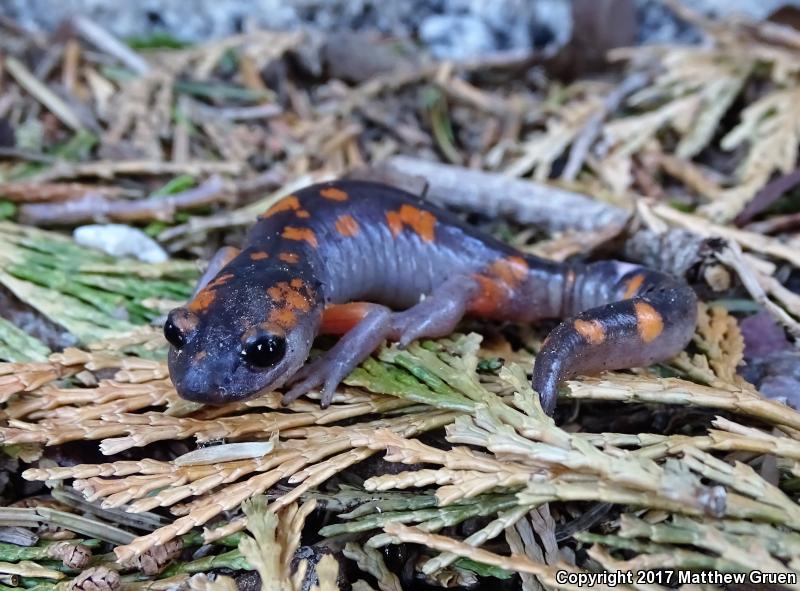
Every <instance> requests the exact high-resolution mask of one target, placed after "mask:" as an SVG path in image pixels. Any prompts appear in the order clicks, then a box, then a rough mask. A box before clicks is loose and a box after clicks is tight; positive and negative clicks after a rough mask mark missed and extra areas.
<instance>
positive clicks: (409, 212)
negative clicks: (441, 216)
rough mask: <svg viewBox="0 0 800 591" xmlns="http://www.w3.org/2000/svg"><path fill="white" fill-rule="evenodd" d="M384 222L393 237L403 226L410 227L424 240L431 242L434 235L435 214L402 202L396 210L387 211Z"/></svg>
mask: <svg viewBox="0 0 800 591" xmlns="http://www.w3.org/2000/svg"><path fill="white" fill-rule="evenodd" d="M386 222H387V224H388V225H389V230H390V231H391V232H392V236H395V237H397V236H398V235H399V234H400V232H401V231H402V230H403V227H405V226H408V227H409V228H411V230H413V231H414V232H415V233H416V234H417V235H418V236H419V237H420V238H422V239H423V240H424V241H425V242H432V241H433V239H434V238H435V237H436V230H435V227H436V216H435V215H433V214H432V213H431V212H429V211H425V210H423V209H419V208H418V207H414V206H413V205H408V204H404V205H401V206H400V209H398V210H397V211H387V212H386Z"/></svg>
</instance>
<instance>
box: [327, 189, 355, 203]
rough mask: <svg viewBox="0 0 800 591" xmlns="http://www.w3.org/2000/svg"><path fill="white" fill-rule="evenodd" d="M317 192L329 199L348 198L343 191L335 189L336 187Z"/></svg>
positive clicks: (343, 199) (345, 199)
mask: <svg viewBox="0 0 800 591" xmlns="http://www.w3.org/2000/svg"><path fill="white" fill-rule="evenodd" d="M319 194H320V195H322V196H323V197H325V199H330V200H331V201H347V200H348V199H349V198H350V196H349V195H348V194H347V193H346V192H345V191H342V190H341V189H337V188H336V187H328V188H327V189H322V191H320V192H319Z"/></svg>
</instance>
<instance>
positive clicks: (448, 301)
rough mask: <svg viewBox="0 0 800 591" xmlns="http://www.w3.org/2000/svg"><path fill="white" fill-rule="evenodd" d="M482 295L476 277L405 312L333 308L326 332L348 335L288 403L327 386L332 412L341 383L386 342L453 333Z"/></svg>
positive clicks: (304, 376) (311, 369)
mask: <svg viewBox="0 0 800 591" xmlns="http://www.w3.org/2000/svg"><path fill="white" fill-rule="evenodd" d="M477 290H478V285H477V284H476V283H475V281H474V280H473V279H472V278H470V277H467V276H457V277H452V278H450V279H448V280H447V281H445V282H444V283H443V284H442V285H440V286H439V287H438V288H436V289H435V290H434V291H433V293H431V294H430V295H429V296H428V297H426V298H425V299H424V300H422V301H421V302H420V303H419V304H417V305H416V306H413V307H411V308H409V309H408V310H404V311H403V312H392V310H390V309H389V308H387V307H385V306H381V305H378V304H369V303H355V304H342V305H338V306H331V307H329V308H328V309H326V311H325V313H324V314H323V320H322V326H323V330H325V329H326V327H327V329H328V330H327V332H335V331H336V329H337V328H338V329H339V330H347V332H346V333H345V334H344V336H342V338H340V339H339V342H338V343H336V345H334V346H333V347H332V348H331V349H330V350H329V351H327V352H326V353H324V354H323V355H321V356H320V357H319V358H317V359H315V360H314V361H312V362H311V363H309V364H306V366H305V367H304V368H303V369H301V370H300V371H299V372H297V373H296V374H295V375H294V376H293V377H292V378H291V380H290V384H292V387H291V389H290V390H289V391H288V392H287V393H286V394H285V395H284V397H283V402H284V404H288V403H289V402H291V401H292V400H295V399H297V398H299V397H300V396H302V395H303V394H306V393H307V392H309V391H310V390H312V389H314V388H318V387H320V386H322V401H321V405H322V407H323V408H324V407H327V406H328V405H329V404H330V403H331V400H333V394H334V392H335V391H336V387H337V386H338V385H339V383H340V382H341V381H342V380H343V379H344V378H346V377H347V376H348V374H349V373H350V372H351V371H353V370H354V369H355V368H356V367H358V365H359V364H360V363H361V362H362V361H363V360H364V359H366V358H367V357H369V355H370V354H371V353H372V352H373V351H374V350H375V349H377V348H378V346H379V345H380V344H381V343H382V342H383V341H384V340H386V339H391V340H395V341H398V343H399V344H400V346H401V347H405V346H407V345H408V344H409V343H411V341H413V340H415V339H420V338H433V337H440V336H445V335H448V334H450V333H451V332H453V329H455V327H456V325H457V324H458V322H459V321H460V320H461V318H462V317H463V316H464V313H465V312H466V309H467V304H468V303H469V301H470V300H471V299H472V297H473V296H474V294H475V293H476V291H477ZM351 326H352V328H350V327H351Z"/></svg>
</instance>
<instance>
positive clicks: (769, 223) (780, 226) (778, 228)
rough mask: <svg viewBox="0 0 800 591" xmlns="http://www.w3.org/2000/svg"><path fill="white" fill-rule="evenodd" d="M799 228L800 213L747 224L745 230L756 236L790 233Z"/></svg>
mask: <svg viewBox="0 0 800 591" xmlns="http://www.w3.org/2000/svg"><path fill="white" fill-rule="evenodd" d="M798 227H800V213H789V214H786V215H779V216H775V217H772V218H769V219H768V220H764V221H763V222H753V223H752V224H747V226H745V228H744V229H745V230H747V231H748V232H755V233H756V234H777V233H778V232H789V231H791V230H794V229H795V228H798Z"/></svg>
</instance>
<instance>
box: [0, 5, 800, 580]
mask: <svg viewBox="0 0 800 591" xmlns="http://www.w3.org/2000/svg"><path fill="white" fill-rule="evenodd" d="M668 4H669V5H671V6H672V7H673V9H676V10H677V11H678V12H679V14H681V16H683V17H684V18H688V19H690V20H692V21H693V22H694V23H695V24H697V25H699V26H700V28H701V30H702V32H703V34H704V36H705V40H704V42H703V43H702V44H700V45H696V46H678V45H665V46H660V47H636V48H624V49H623V48H618V49H615V50H613V51H612V53H611V57H612V59H614V60H616V62H617V63H618V64H620V65H621V66H622V69H623V71H616V72H615V71H611V72H605V73H603V74H602V76H600V77H599V78H594V79H591V80H590V79H588V78H585V79H577V80H575V81H573V82H571V83H561V82H557V81H553V80H549V79H548V78H547V76H540V77H539V78H538V79H534V78H531V79H527V80H525V81H523V80H521V79H520V78H519V77H518V76H517V75H516V74H515V72H516V71H517V68H518V67H519V64H520V56H519V55H516V54H508V55H504V54H499V55H491V56H485V57H482V58H476V59H474V60H472V61H468V62H462V63H456V64H450V63H437V62H435V61H432V60H430V59H429V58H427V57H426V56H424V55H421V54H420V55H414V56H413V59H409V58H408V56H407V55H402V54H397V57H396V61H392V60H391V59H388V60H382V61H381V63H380V67H378V66H375V65H372V66H371V69H370V75H369V76H363V77H361V78H359V79H355V80H350V81H349V83H347V82H344V81H342V80H339V79H336V78H329V77H326V74H325V73H324V72H325V67H324V66H325V60H326V59H329V56H331V55H336V56H338V57H337V59H339V60H341V59H351V60H353V62H354V63H352V64H345V65H346V66H347V67H344V65H343V64H338V66H339V68H340V69H339V70H338V71H342V72H345V71H349V72H358V71H360V66H359V61H358V60H359V57H358V55H351V56H350V57H346V58H343V57H342V52H332V51H330V50H321V49H320V50H318V51H317V50H306V49H305V47H304V46H305V44H306V42H307V41H308V39H309V36H310V35H311V33H306V32H291V33H279V32H270V31H251V32H247V33H244V34H242V35H239V36H236V37H232V38H229V39H223V40H220V41H215V42H210V43H207V44H204V45H200V46H188V47H187V46H184V45H182V44H179V43H168V44H167V45H169V48H167V47H163V48H155V49H149V50H147V51H145V50H137V49H134V48H133V47H132V46H129V45H126V44H125V43H124V42H122V41H120V40H119V39H116V38H114V37H113V36H112V35H110V33H108V32H107V31H105V30H103V29H102V28H101V27H99V26H98V25H96V24H95V23H92V22H91V21H89V20H87V19H85V18H82V17H81V18H77V19H75V21H74V22H72V23H70V28H69V29H68V30H67V31H66V33H63V32H62V36H56V37H54V38H53V39H52V40H50V41H52V48H51V49H50V51H49V52H48V45H47V44H48V39H46V38H45V37H44V36H42V35H38V34H29V33H26V32H24V31H21V30H20V29H18V28H15V27H12V26H10V25H9V23H3V24H2V26H3V27H4V28H5V29H7V30H5V31H4V39H3V41H2V44H3V50H4V52H6V57H5V59H4V61H3V64H2V67H3V71H4V72H6V73H7V76H5V77H3V84H4V92H5V96H6V97H7V98H4V99H2V100H0V124H2V128H0V143H1V144H2V145H0V150H2V152H0V158H2V160H0V205H2V207H0V214H2V217H3V218H4V219H3V221H1V222H0V285H2V292H0V294H2V295H3V297H4V298H6V299H4V300H3V301H6V300H7V301H14V302H17V303H18V305H16V306H13V307H12V306H9V307H8V309H7V310H4V311H3V313H2V318H0V359H1V360H2V362H0V401H2V404H3V409H2V413H3V417H2V418H3V422H2V425H1V426H0V443H1V444H2V448H3V451H4V455H3V459H2V463H0V465H1V466H2V467H3V472H4V474H6V475H7V477H6V478H3V479H2V480H0V494H2V497H3V500H4V505H5V508H3V509H0V532H2V533H3V534H4V537H3V539H4V540H6V539H13V540H16V541H17V542H23V543H19V544H17V543H7V542H5V541H4V542H2V543H0V577H2V580H1V581H0V584H2V585H3V586H4V588H5V587H11V586H14V585H23V586H25V587H28V588H34V589H37V590H38V591H51V590H58V591H61V590H65V591H66V590H73V589H84V588H85V589H90V588H91V589H109V590H116V589H121V588H123V587H124V588H126V589H142V590H145V589H167V588H183V589H219V590H222V589H224V590H229V589H233V588H236V587H237V585H238V586H239V588H247V585H248V584H250V585H253V584H254V583H253V582H252V581H253V579H252V577H253V576H255V577H256V579H255V580H256V583H255V584H259V583H258V581H260V584H261V585H262V588H275V589H297V590H300V589H313V588H319V589H336V588H340V587H341V585H343V584H351V585H352V587H353V588H358V589H373V588H377V589H381V590H391V591H397V590H398V589H404V588H406V589H411V588H416V585H417V584H418V583H420V582H423V581H424V583H425V584H427V585H433V586H450V587H462V588H467V587H469V588H475V587H476V586H488V585H490V584H496V582H495V583H492V581H496V580H499V581H507V580H509V579H510V578H512V577H516V576H518V577H519V578H518V579H514V580H515V581H516V582H515V583H514V584H517V585H520V586H521V588H523V589H526V590H528V589H540V588H549V587H552V588H577V586H576V585H570V584H564V583H563V582H559V581H558V580H557V579H556V576H557V573H558V572H559V571H566V572H569V573H572V574H575V575H579V574H588V573H597V572H599V571H600V570H602V569H606V570H616V569H623V570H654V571H655V570H659V569H680V570H687V571H694V572H700V571H708V570H717V571H720V572H724V573H736V572H747V571H753V570H760V571H768V572H771V573H776V574H793V573H794V574H796V573H797V572H798V571H800V539H799V538H798V530H800V506H799V505H798V503H797V495H798V493H799V492H800V487H798V481H799V480H798V479H800V443H798V439H799V437H798V434H799V433H800V414H798V412H797V411H796V410H795V409H794V408H792V407H791V406H787V405H786V404H784V402H783V401H782V399H781V397H780V396H777V397H775V399H771V398H767V397H765V396H763V395H762V394H761V393H760V392H759V389H758V384H759V383H760V382H761V381H765V380H769V382H770V384H771V389H770V392H771V394H773V393H774V390H775V389H776V386H775V384H781V383H785V382H781V380H782V379H783V380H788V379H789V378H790V377H791V376H789V375H788V374H787V375H784V374H780V375H777V376H776V375H755V376H753V375H752V372H749V373H748V372H747V371H745V370H747V369H748V366H750V365H751V364H752V365H753V366H758V367H766V368H770V367H783V366H781V365H780V364H777V363H774V364H770V363H769V362H768V361H769V359H771V356H773V355H774V356H780V358H781V359H784V360H785V359H794V360H795V361H796V362H797V363H800V357H798V355H797V350H796V348H795V347H796V342H797V339H798V337H800V328H799V327H800V325H799V324H798V322H799V321H800V299H798V295H797V292H798V286H799V285H800V284H799V283H798V281H797V276H798V266H800V259H799V258H798V256H797V252H798V246H800V242H798V238H797V235H796V230H797V227H798V224H797V221H798V218H797V206H798V201H797V198H796V194H795V189H794V188H795V186H796V182H794V181H793V180H792V178H793V176H792V175H796V168H797V165H798V162H797V160H798V153H797V150H798V145H800V140H799V139H798V133H797V129H796V127H797V121H798V117H797V116H796V113H795V111H796V109H797V104H798V101H797V100H795V99H796V98H797V97H796V95H797V93H798V83H800V80H798V77H799V76H800V72H799V71H798V67H797V63H800V62H798V60H797V57H798V51H800V33H797V31H795V30H794V29H791V28H788V27H786V26H784V25H777V24H774V23H769V22H763V23H752V22H747V21H743V20H731V21H728V22H712V21H707V20H703V19H700V18H699V17H697V16H696V15H693V14H691V13H687V11H686V10H685V9H684V8H681V7H680V6H676V5H675V3H672V2H668ZM64 35H66V36H64ZM334 40H335V39H334ZM318 41H319V40H318ZM324 42H325V40H324V39H323V40H322V45H320V44H319V43H317V44H313V45H312V46H313V47H317V48H318V49H319V47H321V46H324ZM339 42H341V40H340V41H339ZM361 42H362V43H363V41H361ZM389 55H391V54H389ZM536 60H537V58H536V56H533V62H534V63H535V62H536ZM540 67H545V68H546V64H543V66H534V69H535V68H540ZM544 71H546V69H545V70H544ZM548 74H549V75H551V76H552V77H553V78H554V79H555V78H557V75H554V74H553V73H552V72H548ZM9 134H10V136H9ZM7 136H9V137H10V140H9V139H8V138H7ZM343 175H350V176H358V177H360V178H377V179H379V180H383V181H384V182H389V183H395V184H400V185H402V186H404V187H413V188H414V189H413V190H415V191H417V192H419V193H423V192H424V193H425V194H426V196H427V197H428V198H430V199H433V200H435V201H439V202H443V203H445V204H446V205H448V206H450V207H452V208H454V209H456V210H460V211H461V212H462V213H463V214H464V215H469V216H471V218H473V221H476V222H477V223H479V224H481V225H483V226H484V227H485V229H487V230H488V231H490V232H492V233H494V234H495V235H497V236H499V237H501V238H503V239H505V240H507V241H510V242H512V243H514V244H515V245H516V246H518V247H520V248H522V249H524V250H528V251H530V252H542V253H547V254H548V256H552V257H554V258H558V259H559V260H563V259H565V258H568V257H572V258H582V257H591V256H608V255H611V256H622V254H621V253H625V255H626V256H627V257H628V258H631V259H632V260H635V261H640V262H642V261H646V262H647V263H648V264H650V265H653V266H656V267H659V268H661V269H663V270H665V271H667V272H675V273H677V274H680V275H682V276H683V277H684V278H686V279H687V280H688V281H690V282H691V283H692V284H693V285H694V286H695V287H696V288H697V290H698V293H699V294H700V295H701V298H702V299H703V300H704V302H705V303H704V304H701V308H700V313H699V322H698V328H697V332H696V335H695V338H694V339H693V341H692V343H691V344H690V345H689V346H688V347H687V350H686V351H685V352H683V353H681V354H680V355H679V356H677V357H676V358H674V359H673V360H670V361H669V362H666V363H663V364H659V365H656V366H653V367H650V368H644V369H639V370H634V371H630V372H613V373H607V374H603V375H601V376H595V377H581V378H579V379H575V380H572V381H570V382H568V383H567V384H565V386H564V388H563V389H562V392H561V404H560V408H559V413H558V414H557V419H558V421H557V422H554V421H553V420H552V419H551V418H549V417H547V416H546V415H544V413H543V412H542V410H541V408H540V407H539V405H538V402H537V399H536V397H535V393H534V392H532V390H531V389H530V381H529V377H528V376H527V375H526V372H527V371H529V370H530V367H531V362H532V360H533V358H534V356H535V353H536V351H537V350H538V347H539V345H540V344H541V339H542V337H543V336H544V334H545V329H546V327H543V328H542V327H537V328H531V327H496V326H495V327H493V326H489V325H486V324H478V323H465V325H464V326H463V327H462V332H459V333H456V334H453V335H451V336H450V337H448V338H443V339H439V340H437V341H425V342H421V343H415V344H413V345H411V346H410V347H409V348H408V349H406V350H402V351H401V350H398V349H397V348H395V347H394V346H391V345H389V346H385V347H383V348H381V349H380V350H379V351H377V352H376V353H375V354H374V355H373V356H372V357H371V358H370V359H368V360H367V361H366V362H365V363H364V364H363V365H362V366H361V367H360V368H358V369H357V370H356V371H354V372H353V374H351V375H350V376H349V377H348V378H347V380H346V381H345V384H344V386H343V387H342V388H341V389H340V391H339V392H338V393H337V395H336V397H335V399H334V404H332V405H331V406H330V407H329V408H327V409H321V408H319V406H318V404H317V403H316V402H315V401H314V399H313V398H314V397H313V396H311V399H310V400H299V401H296V402H294V403H293V404H291V405H290V406H289V407H287V408H283V407H282V406H281V405H280V395H279V393H269V394H266V395H264V396H262V397H260V398H257V399H255V400H252V401H248V402H241V403H235V404H231V405H227V406H224V407H221V408H210V407H203V406H201V405H198V404H195V403H190V402H187V401H183V400H181V399H179V398H178V397H177V395H176V393H175V390H174V388H173V387H172V385H171V383H170V381H169V377H168V372H167V369H166V365H165V362H164V353H165V350H166V343H165V342H164V340H163V337H162V336H161V334H160V331H159V329H158V325H159V323H160V322H161V320H162V318H163V314H164V313H165V312H166V311H167V310H168V309H170V308H171V307H172V306H173V305H175V304H176V303H178V302H181V301H183V300H185V298H187V297H188V296H189V294H190V293H191V290H192V285H193V283H194V281H195V280H196V278H197V277H198V276H199V274H200V270H201V268H202V266H201V265H199V264H196V263H195V262H194V261H195V260H197V259H201V260H202V259H207V258H208V257H209V256H210V255H211V254H212V253H213V250H215V248H216V247H217V246H220V245H222V244H225V243H231V244H232V243H235V242H236V241H237V240H239V239H241V236H242V234H241V232H242V229H243V228H245V227H246V226H247V225H249V224H250V223H251V220H252V219H254V217H255V215H256V214H257V213H258V212H260V211H263V209H265V208H266V207H268V206H269V204H271V203H272V202H274V201H275V200H276V199H278V198H280V196H282V195H284V194H286V193H288V192H290V191H292V190H293V189H295V188H296V187H298V186H302V185H304V184H308V183H310V182H313V181H316V180H323V179H327V178H333V177H336V176H343ZM464 179H469V182H468V183H467V184H468V186H464ZM782 179H785V180H782ZM776 187H777V188H776ZM762 192H766V196H763V193H762ZM556 198H559V199H567V200H572V202H574V204H575V206H574V207H561V208H553V207H552V202H553V200H554V199H556ZM590 209H591V211H592V212H593V213H592V214H591V215H587V213H586V212H587V211H589V210H590ZM112 221H113V222H122V223H127V224H130V225H132V226H136V227H138V228H140V229H141V230H143V231H144V232H145V233H146V234H148V235H149V236H151V237H153V238H155V239H156V240H158V242H159V243H160V244H161V245H162V246H163V247H164V248H165V249H166V250H167V251H168V252H170V253H171V255H172V258H171V259H170V260H168V261H167V262H164V263H157V264H148V263H142V262H137V261H132V260H128V259H118V258H115V257H112V256H110V255H106V254H102V253H100V252H98V251H95V250H92V249H89V248H86V247H83V246H80V245H78V244H76V243H75V242H74V241H73V240H72V239H71V238H69V237H67V235H66V234H64V233H62V232H61V231H56V230H55V229H54V228H57V227H60V228H62V230H63V229H69V230H71V229H74V228H75V227H76V226H80V225H82V224H93V223H99V224H104V223H107V222H112ZM656 244H658V245H660V246H658V247H654V246H653V245H656ZM21 310H22V311H21ZM760 311H763V312H764V313H765V314H766V317H767V318H770V319H771V321H772V322H773V323H775V324H776V326H778V327H781V328H782V329H783V330H784V331H785V332H784V334H785V335H787V341H786V342H790V343H791V342H794V343H795V347H791V346H790V347H789V349H788V350H787V348H786V347H785V346H784V344H783V343H781V344H780V346H779V345H778V344H776V346H775V350H774V351H772V350H770V347H769V346H765V345H764V344H763V343H762V344H761V345H760V346H759V347H758V348H757V349H758V351H759V355H760V357H752V356H748V353H747V351H748V347H747V342H746V341H747V334H745V336H743V335H742V331H740V329H739V321H740V320H741V319H743V318H745V317H747V316H750V315H754V314H756V313H759V312H760ZM59 331H64V332H66V333H68V334H69V335H71V338H72V339H73V342H72V345H73V346H67V347H64V346H63V344H59V343H60V341H59V340H58V338H56V337H57V335H56V333H57V332H59ZM752 350H756V349H752ZM784 366H785V363H784ZM765 371H768V370H765ZM743 375H747V376H748V377H749V378H750V379H753V380H754V382H755V383H751V382H748V381H746V380H745V379H744V377H743ZM797 377H798V378H800V376H797ZM789 383H791V382H789ZM788 387H791V386H788ZM777 389H778V390H780V387H777ZM795 398H796V397H795ZM789 399H790V400H792V398H791V397H789ZM622 403H624V404H622ZM21 532H25V535H22V533H21ZM6 536H10V538H7V537H6ZM251 571H255V573H257V575H254V574H252V572H251ZM354 573H357V574H354ZM247 577H250V579H248V578H247ZM248 580H249V581H250V583H248V582H247V581H248ZM786 586H787V588H796V587H797V585H796V584H788V585H786ZM623 587H625V586H624V585H623ZM256 588H257V587H256ZM481 588H482V587H481ZM650 588H660V586H658V585H650Z"/></svg>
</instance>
